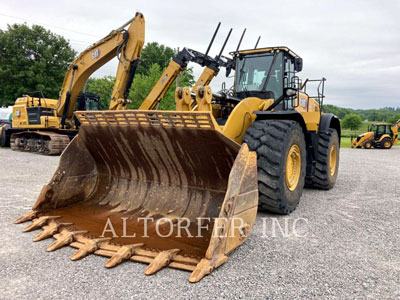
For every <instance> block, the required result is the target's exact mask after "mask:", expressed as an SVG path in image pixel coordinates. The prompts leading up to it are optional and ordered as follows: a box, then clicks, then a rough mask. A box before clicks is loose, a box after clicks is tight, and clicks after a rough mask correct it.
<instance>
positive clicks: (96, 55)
mask: <svg viewBox="0 0 400 300" xmlns="http://www.w3.org/2000/svg"><path fill="white" fill-rule="evenodd" d="M99 56H100V50H99V49H96V50H94V51H93V52H92V59H93V60H94V59H96V58H99Z"/></svg>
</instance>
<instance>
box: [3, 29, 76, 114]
mask: <svg viewBox="0 0 400 300" xmlns="http://www.w3.org/2000/svg"><path fill="white" fill-rule="evenodd" d="M75 55H76V52H75V51H74V50H73V49H72V48H71V46H70V45H69V43H68V41H67V40H65V39H64V38H63V37H62V36H59V35H57V34H54V33H52V32H50V31H49V30H46V29H45V28H43V27H42V26H38V25H33V26H32V27H28V26H27V25H26V24H22V25H21V24H14V25H8V26H7V30H5V31H3V30H0V82H1V85H0V105H4V106H6V105H10V104H14V102H15V99H16V98H18V97H20V96H21V95H22V94H23V93H27V92H30V91H38V90H41V91H43V94H44V95H45V97H48V98H58V93H59V91H60V88H61V85H62V82H63V79H64V75H65V72H66V70H67V67H68V65H69V63H70V62H71V61H72V60H73V59H74V57H75Z"/></svg>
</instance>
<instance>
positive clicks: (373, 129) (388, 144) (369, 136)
mask: <svg viewBox="0 0 400 300" xmlns="http://www.w3.org/2000/svg"><path fill="white" fill-rule="evenodd" d="M399 127H400V120H398V121H397V122H395V123H394V124H392V125H391V124H388V123H377V124H371V125H369V126H368V132H366V133H363V134H361V135H359V136H358V137H356V138H354V139H353V138H352V139H351V148H364V149H371V148H372V147H374V148H380V149H390V148H392V146H393V145H396V144H397V142H398V140H399V137H398V133H399Z"/></svg>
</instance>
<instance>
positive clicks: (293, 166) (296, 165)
mask: <svg viewBox="0 0 400 300" xmlns="http://www.w3.org/2000/svg"><path fill="white" fill-rule="evenodd" d="M300 172H301V155H300V148H299V146H297V145H292V147H290V149H289V152H288V156H287V159H286V185H287V187H288V189H289V190H290V191H294V190H295V189H296V187H297V184H298V183H299V179H300Z"/></svg>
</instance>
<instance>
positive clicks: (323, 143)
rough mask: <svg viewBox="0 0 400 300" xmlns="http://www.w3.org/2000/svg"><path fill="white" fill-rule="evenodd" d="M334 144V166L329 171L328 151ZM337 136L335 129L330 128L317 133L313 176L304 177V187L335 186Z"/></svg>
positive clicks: (323, 187) (328, 187)
mask: <svg viewBox="0 0 400 300" xmlns="http://www.w3.org/2000/svg"><path fill="white" fill-rule="evenodd" d="M333 146H336V168H335V172H334V174H333V175H332V174H331V172H330V151H331V149H332V147H333ZM339 149H340V148H339V136H338V133H337V131H336V130H335V129H332V128H330V129H329V132H328V133H320V134H319V135H318V158H317V162H316V165H315V172H314V177H313V178H311V179H308V178H307V179H306V187H309V188H315V189H321V190H330V189H331V188H333V187H334V186H335V183H336V178H337V175H338V170H339Z"/></svg>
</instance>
